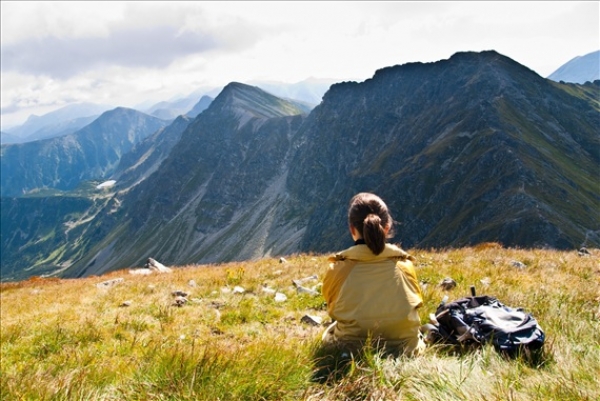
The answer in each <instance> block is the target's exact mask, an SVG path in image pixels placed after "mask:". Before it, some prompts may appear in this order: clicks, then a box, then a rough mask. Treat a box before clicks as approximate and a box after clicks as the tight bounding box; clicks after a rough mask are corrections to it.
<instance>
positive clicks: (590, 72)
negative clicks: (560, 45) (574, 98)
mask: <svg viewBox="0 0 600 401" xmlns="http://www.w3.org/2000/svg"><path fill="white" fill-rule="evenodd" d="M548 79H551V80H553V81H556V82H560V81H563V82H572V83H576V84H584V83H586V82H594V81H595V80H597V79H600V50H597V51H595V52H592V53H588V54H586V55H585V56H579V57H575V58H574V59H572V60H570V61H569V62H567V63H566V64H564V65H562V66H561V67H560V68H559V69H557V70H556V71H554V72H553V73H552V74H550V75H549V76H548Z"/></svg>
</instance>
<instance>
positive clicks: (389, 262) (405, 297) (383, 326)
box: [322, 244, 424, 353]
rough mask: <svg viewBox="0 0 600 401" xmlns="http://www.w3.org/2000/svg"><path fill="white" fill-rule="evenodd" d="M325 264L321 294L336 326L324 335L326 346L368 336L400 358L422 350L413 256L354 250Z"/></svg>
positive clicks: (357, 247)
mask: <svg viewBox="0 0 600 401" xmlns="http://www.w3.org/2000/svg"><path fill="white" fill-rule="evenodd" d="M329 260H330V261H331V262H332V263H331V265H330V266H329V269H328V270H327V273H326V274H325V278H324V280H323V289H322V292H323V296H324V298H325V301H326V302H327V311H328V313H329V316H330V317H331V318H332V319H333V320H334V321H335V323H334V324H332V325H331V326H330V327H329V328H328V329H327V331H326V332H325V333H324V335H323V339H324V340H325V341H332V340H333V341H364V340H366V339H367V338H369V337H370V338H371V339H373V340H383V342H385V344H386V345H387V346H399V347H401V348H403V350H404V352H405V353H412V352H414V351H420V350H422V348H423V347H424V344H423V342H422V341H421V340H420V336H419V327H420V320H419V314H418V311H417V309H418V308H419V307H421V306H422V305H423V298H422V295H421V287H420V286H419V283H418V281H417V276H416V274H415V270H414V267H413V264H412V260H414V258H413V257H412V256H410V255H409V254H408V253H406V252H405V251H403V250H402V249H400V248H399V247H397V246H395V245H391V244H386V247H385V249H384V251H383V252H382V253H381V254H379V255H375V254H373V253H372V252H371V250H370V249H369V248H368V247H367V246H366V245H355V246H353V247H351V248H348V249H346V250H345V251H342V252H339V253H337V254H336V255H335V256H332V257H330V258H329Z"/></svg>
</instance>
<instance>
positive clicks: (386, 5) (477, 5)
mask: <svg viewBox="0 0 600 401" xmlns="http://www.w3.org/2000/svg"><path fill="white" fill-rule="evenodd" d="M0 7H1V12H0V14H1V29H2V44H1V46H2V54H1V62H2V82H1V84H2V125H3V127H4V126H6V125H7V124H14V123H19V122H22V121H23V120H24V118H25V117H26V116H27V115H28V114H31V113H34V112H35V113H38V114H41V113H43V112H47V111H49V110H48V108H51V107H59V106H60V105H64V104H65V103H66V102H71V101H76V100H80V101H91V102H97V103H106V102H109V103H110V104H114V105H115V106H117V105H118V106H128V107H132V106H134V105H135V104H138V103H140V102H142V101H146V100H154V101H159V100H164V99H168V98H170V97H172V96H175V95H176V94H187V93H191V92H192V91H194V90H196V89H198V88H201V87H209V86H213V87H214V86H223V85H226V84H227V83H229V82H231V81H238V82H249V81H252V80H259V79H260V80H271V81H284V82H298V81H301V80H304V79H306V78H308V77H316V78H332V79H338V80H364V79H367V78H370V77H371V76H372V75H373V74H374V73H375V71H376V70H377V69H380V68H384V67H387V66H391V65H396V64H403V63H407V62H416V61H421V62H431V61H437V60H440V59H445V58H449V57H450V56H451V55H452V54H454V53H455V52H457V51H481V50H496V51H498V52H500V53H502V54H504V55H506V56H508V57H511V58H513V59H514V60H515V61H517V62H519V63H521V64H524V65H526V66H528V67H529V68H531V69H533V70H534V71H536V72H538V73H539V74H540V75H542V76H548V75H549V74H550V73H552V72H553V71H554V70H555V69H556V68H558V67H559V66H560V65H562V64H564V63H565V62H567V61H569V60H570V59H572V58H573V57H575V56H579V55H584V54H587V53H589V52H591V51H594V50H598V49H599V48H600V39H599V38H598V31H599V25H600V24H599V18H600V17H599V3H598V2H569V1H559V2H488V1H485V2H484V1H480V2H405V1H402V2H387V1H384V2H377V1H364V2H337V1H335V2H334V1H332V2H254V1H247V2H210V1H203V2H188V1H183V2H166V1H156V2H119V1H117V2H88V1H86V2H16V1H15V2H12V1H2V2H0Z"/></svg>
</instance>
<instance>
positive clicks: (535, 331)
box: [427, 288, 545, 356]
mask: <svg viewBox="0 0 600 401" xmlns="http://www.w3.org/2000/svg"><path fill="white" fill-rule="evenodd" d="M471 292H472V296H469V297H464V298H460V299H458V300H455V301H453V302H449V303H446V302H445V301H442V303H441V304H440V305H439V306H438V308H437V311H436V314H435V317H432V325H427V326H432V327H428V328H429V334H428V337H429V339H430V340H432V341H433V342H437V343H445V344H451V345H458V346H461V347H462V346H479V345H485V344H488V343H491V344H492V345H493V346H494V348H495V349H496V351H498V352H500V353H502V354H505V355H507V356H517V355H520V354H521V353H523V352H526V353H528V352H531V351H538V350H541V349H542V347H543V345H544V341H545V334H544V331H543V330H542V328H541V327H540V325H539V324H538V322H537V320H536V319H535V318H534V317H533V316H532V315H531V314H529V313H526V312H525V311H524V310H523V309H522V308H516V309H515V308H511V307H509V306H506V305H504V304H502V303H501V302H500V301H498V299H497V298H495V297H492V296H488V295H481V296H476V295H475V290H474V288H471Z"/></svg>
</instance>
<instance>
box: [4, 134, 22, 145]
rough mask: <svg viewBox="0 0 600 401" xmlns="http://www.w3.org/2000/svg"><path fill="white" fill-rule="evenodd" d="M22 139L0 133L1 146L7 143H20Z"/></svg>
mask: <svg viewBox="0 0 600 401" xmlns="http://www.w3.org/2000/svg"><path fill="white" fill-rule="evenodd" d="M20 140H21V138H19V137H18V136H16V135H12V134H9V133H8V132H4V131H0V144H5V143H18V142H20Z"/></svg>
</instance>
